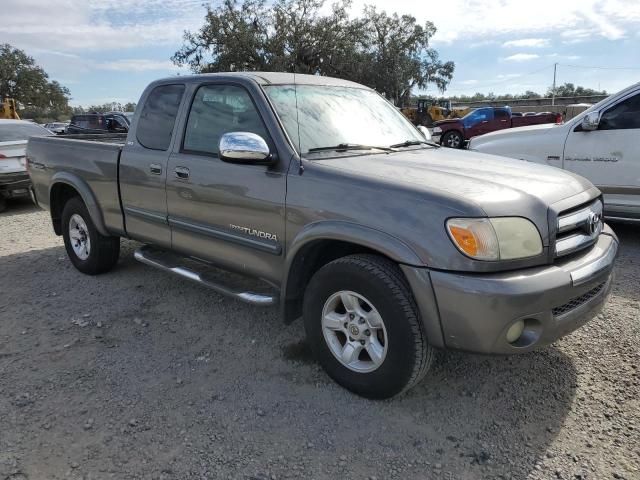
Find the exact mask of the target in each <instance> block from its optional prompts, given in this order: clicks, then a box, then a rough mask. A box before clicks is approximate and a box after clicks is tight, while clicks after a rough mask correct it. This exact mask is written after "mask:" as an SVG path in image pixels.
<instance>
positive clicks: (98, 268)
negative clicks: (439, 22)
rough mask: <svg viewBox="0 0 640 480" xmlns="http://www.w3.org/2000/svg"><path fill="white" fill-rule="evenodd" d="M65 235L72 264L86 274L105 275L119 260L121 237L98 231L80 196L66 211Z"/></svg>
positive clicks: (64, 214)
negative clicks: (106, 234) (109, 235)
mask: <svg viewBox="0 0 640 480" xmlns="http://www.w3.org/2000/svg"><path fill="white" fill-rule="evenodd" d="M62 236H63V238H64V246H65V249H66V250H67V255H68V256H69V259H70V260H71V263H73V265H74V266H75V267H76V268H77V269H78V270H80V271H81V272H82V273H86V274H88V275H97V274H100V273H105V272H108V271H109V270H111V269H112V268H113V267H114V265H115V264H116V263H117V261H118V257H119V255H120V238H119V237H108V236H105V235H102V234H100V232H98V230H97V229H96V226H95V225H94V223H93V221H92V220H91V216H90V215H89V211H88V210H87V207H86V206H85V204H84V202H83V201H82V199H81V198H80V197H74V198H72V199H70V200H69V201H68V202H67V203H66V204H65V206H64V209H63V210H62Z"/></svg>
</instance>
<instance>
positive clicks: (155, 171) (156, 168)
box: [149, 163, 162, 175]
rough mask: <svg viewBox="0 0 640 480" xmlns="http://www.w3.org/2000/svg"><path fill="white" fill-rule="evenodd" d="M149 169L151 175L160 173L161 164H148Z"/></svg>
mask: <svg viewBox="0 0 640 480" xmlns="http://www.w3.org/2000/svg"><path fill="white" fill-rule="evenodd" d="M149 171H150V172H151V173H152V174H153V175H162V166H161V165H158V164H157V163H152V164H150V165H149Z"/></svg>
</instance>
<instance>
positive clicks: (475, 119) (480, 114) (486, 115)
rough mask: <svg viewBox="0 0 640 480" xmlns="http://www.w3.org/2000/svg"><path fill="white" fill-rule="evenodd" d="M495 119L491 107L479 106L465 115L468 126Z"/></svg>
mask: <svg viewBox="0 0 640 480" xmlns="http://www.w3.org/2000/svg"><path fill="white" fill-rule="evenodd" d="M489 120H493V110H492V109H489V108H479V109H478V110H474V111H473V112H471V113H469V114H468V115H467V116H466V117H464V123H465V126H466V127H470V126H473V125H476V124H478V123H480V122H485V121H489Z"/></svg>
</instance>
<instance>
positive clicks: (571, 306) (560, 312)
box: [551, 282, 606, 317]
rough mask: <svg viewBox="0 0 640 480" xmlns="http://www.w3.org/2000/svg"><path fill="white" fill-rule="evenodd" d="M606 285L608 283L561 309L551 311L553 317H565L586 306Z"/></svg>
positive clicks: (562, 306)
mask: <svg viewBox="0 0 640 480" xmlns="http://www.w3.org/2000/svg"><path fill="white" fill-rule="evenodd" d="M605 283H606V282H602V283H601V284H600V285H598V286H597V287H595V288H592V289H591V290H589V291H588V292H587V293H585V294H583V295H580V296H579V297H576V298H572V299H571V300H569V301H568V302H567V303H565V304H564V305H560V306H559V307H556V308H554V309H553V310H551V311H552V313H553V316H554V317H559V316H561V315H565V314H566V313H569V312H570V311H572V310H575V309H576V308H578V307H579V306H581V305H584V304H585V303H587V302H588V301H589V300H591V299H592V298H593V297H595V296H596V295H598V294H599V293H600V292H601V291H602V289H603V288H604V285H605Z"/></svg>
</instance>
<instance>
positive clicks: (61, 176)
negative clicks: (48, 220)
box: [27, 135, 126, 233]
mask: <svg viewBox="0 0 640 480" xmlns="http://www.w3.org/2000/svg"><path fill="white" fill-rule="evenodd" d="M79 137H80V138H79ZM125 141H126V137H125V136H87V135H83V136H68V137H67V136H59V137H31V138H30V139H29V143H28V145H27V158H28V164H27V169H28V171H29V175H30V177H31V181H32V183H33V188H34V193H35V196H36V200H37V201H38V203H39V204H40V205H41V206H43V207H45V208H48V207H49V203H50V196H51V191H52V187H53V185H54V184H56V183H58V182H63V183H70V184H72V185H74V187H75V188H76V189H77V190H82V191H80V192H79V193H80V194H81V196H82V197H83V199H84V200H85V203H86V204H89V203H91V202H93V203H95V205H96V207H97V209H98V213H99V214H100V215H101V217H102V221H103V222H104V226H105V227H106V228H107V229H108V230H109V231H112V232H113V233H123V232H124V223H123V218H122V211H121V209H120V196H119V192H118V161H119V159H120V152H121V150H122V146H123V145H124V142H125ZM88 206H89V205H88Z"/></svg>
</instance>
